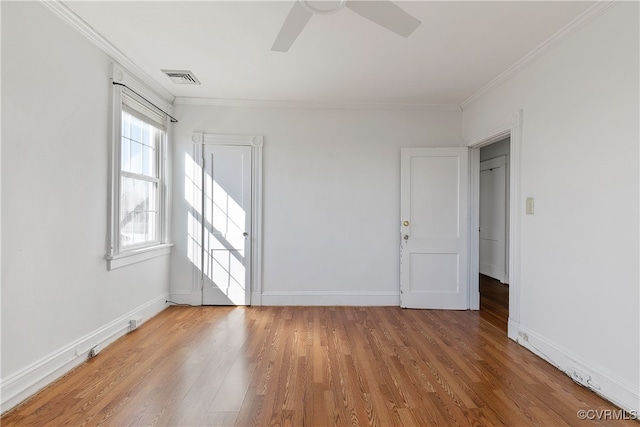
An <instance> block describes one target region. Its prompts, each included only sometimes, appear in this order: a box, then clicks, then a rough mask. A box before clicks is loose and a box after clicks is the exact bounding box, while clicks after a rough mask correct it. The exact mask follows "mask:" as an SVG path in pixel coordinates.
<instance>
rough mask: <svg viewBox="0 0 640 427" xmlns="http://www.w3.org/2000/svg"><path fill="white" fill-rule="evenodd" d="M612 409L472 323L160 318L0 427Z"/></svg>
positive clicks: (479, 421)
mask: <svg viewBox="0 0 640 427" xmlns="http://www.w3.org/2000/svg"><path fill="white" fill-rule="evenodd" d="M580 409H615V408H614V406H613V405H611V404H610V403H608V402H606V401H605V400H603V399H601V398H599V397H598V396H596V395H595V394H593V393H592V392H590V391H588V390H587V389H585V388H582V387H580V386H578V385H577V384H575V383H573V382H572V381H571V380H570V379H569V378H568V377H567V376H565V375H564V374H562V373H561V372H560V371H558V370H556V369H555V368H553V367H552V366H551V365H549V364H547V363H546V362H544V361H543V360H542V359H540V358H538V357H536V356H534V355H533V354H532V353H530V352H529V351H527V350H525V349H524V348H522V347H521V346H519V345H518V344H516V343H514V342H512V341H510V340H509V339H507V337H506V335H505V333H504V332H503V331H501V330H500V329H499V328H496V327H495V326H494V325H493V324H491V323H490V321H488V320H487V319H485V318H483V316H482V315H481V314H480V312H472V311H427V310H404V309H400V308H394V307H386V308H366V307H246V308H241V307H171V308H169V309H167V310H165V311H163V312H162V313H160V314H159V315H158V316H156V317H155V318H153V319H151V320H149V321H148V322H146V323H145V324H143V325H142V326H141V327H140V328H138V329H137V330H136V331H134V332H131V333H129V334H128V335H126V336H125V337H123V338H121V339H120V340H118V341H117V342H116V343H114V344H112V345H111V346H109V347H108V348H106V349H104V350H103V351H102V352H101V353H100V354H99V355H98V356H97V357H95V358H93V359H91V360H89V361H88V362H87V363H85V364H84V365H82V366H80V367H78V368H77V369H76V370H74V371H73V372H71V373H70V374H68V375H67V376H66V377H64V378H63V379H61V380H60V381H58V382H56V383H54V384H53V385H51V386H49V387H48V388H46V389H45V390H43V391H42V392H41V393H39V394H38V395H36V396H35V397H34V398H32V399H30V400H28V401H27V402H25V403H24V404H22V405H21V406H19V407H17V408H16V409H14V410H13V411H11V412H9V413H7V414H5V415H4V416H3V417H2V419H1V423H2V425H3V426H13V425H19V426H62V425H65V426H67V425H68V426H79V425H82V426H95V425H105V426H106V425H111V426H129V425H133V426H146V425H169V426H232V425H237V426H286V425H289V426H334V425H335V426H347V425H349V426H358V425H360V426H368V425H375V426H436V425H440V426H451V425H453V426H455V425H458V426H472V425H473V426H500V425H508V426H528V425H538V426H564V425H571V426H575V425H614V426H627V425H632V426H635V427H637V426H638V424H636V423H635V422H633V421H603V422H596V421H581V420H579V419H578V417H577V411H578V410H580Z"/></svg>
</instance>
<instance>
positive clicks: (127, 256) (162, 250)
mask: <svg viewBox="0 0 640 427" xmlns="http://www.w3.org/2000/svg"><path fill="white" fill-rule="evenodd" d="M172 246H173V243H165V244H162V245H157V246H152V247H150V248H144V249H138V250H135V251H130V252H126V253H124V254H118V255H112V256H109V255H107V257H106V258H107V270H109V271H111V270H115V269H117V268H121V267H126V266H127V265H131V264H135V263H138V262H142V261H146V260H149V259H152V258H157V257H159V256H163V255H168V254H170V253H171V247H172Z"/></svg>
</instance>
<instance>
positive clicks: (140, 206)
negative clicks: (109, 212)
mask: <svg viewBox="0 0 640 427" xmlns="http://www.w3.org/2000/svg"><path fill="white" fill-rule="evenodd" d="M120 185H121V197H120V245H121V246H130V245H137V244H142V243H147V242H154V241H157V240H158V236H157V224H158V185H157V184H156V183H154V182H148V181H143V180H139V179H135V178H128V177H122V179H121V184H120Z"/></svg>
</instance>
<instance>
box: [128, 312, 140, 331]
mask: <svg viewBox="0 0 640 427" xmlns="http://www.w3.org/2000/svg"><path fill="white" fill-rule="evenodd" d="M141 323H142V316H136V317H134V318H132V319H131V320H129V326H130V327H131V330H132V331H133V330H134V329H137V328H138V326H140V324H141Z"/></svg>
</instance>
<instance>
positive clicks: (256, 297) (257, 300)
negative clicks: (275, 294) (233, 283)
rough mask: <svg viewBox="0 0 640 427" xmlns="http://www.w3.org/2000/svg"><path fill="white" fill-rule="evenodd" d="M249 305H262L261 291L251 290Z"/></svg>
mask: <svg viewBox="0 0 640 427" xmlns="http://www.w3.org/2000/svg"><path fill="white" fill-rule="evenodd" d="M251 305H255V306H261V305H262V292H251Z"/></svg>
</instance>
